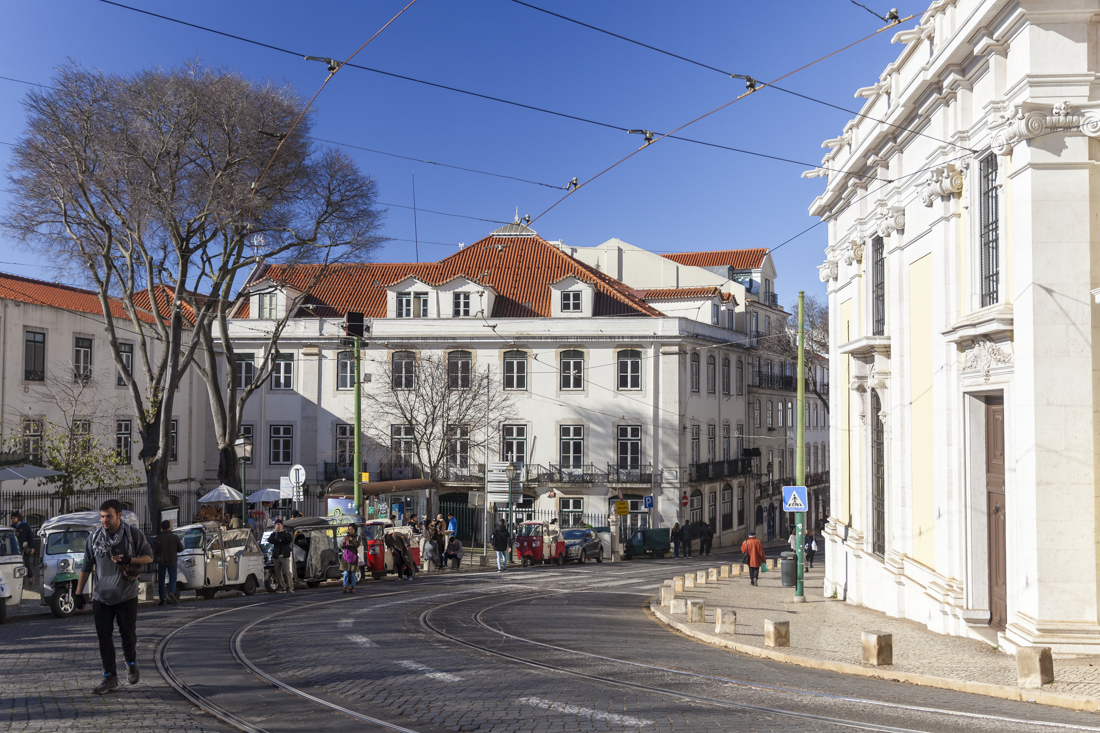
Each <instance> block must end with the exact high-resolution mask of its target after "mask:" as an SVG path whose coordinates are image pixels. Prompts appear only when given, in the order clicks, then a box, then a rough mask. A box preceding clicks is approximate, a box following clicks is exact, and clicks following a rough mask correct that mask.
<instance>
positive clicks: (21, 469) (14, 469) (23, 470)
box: [0, 464, 65, 481]
mask: <svg viewBox="0 0 1100 733" xmlns="http://www.w3.org/2000/svg"><path fill="white" fill-rule="evenodd" d="M64 475H65V474H64V473H62V472H61V471H53V470H51V469H49V468H42V467H41V466H32V465H30V464H27V465H24V466H5V467H3V468H0V481H14V480H15V479H20V480H22V481H29V480H30V479H35V478H49V477H51V476H64Z"/></svg>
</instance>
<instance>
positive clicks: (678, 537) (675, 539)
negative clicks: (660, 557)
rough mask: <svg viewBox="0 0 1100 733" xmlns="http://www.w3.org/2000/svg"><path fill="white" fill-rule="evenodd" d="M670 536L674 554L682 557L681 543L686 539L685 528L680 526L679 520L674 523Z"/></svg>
mask: <svg viewBox="0 0 1100 733" xmlns="http://www.w3.org/2000/svg"><path fill="white" fill-rule="evenodd" d="M669 537H670V539H671V540H672V556H673V557H680V543H681V542H683V541H684V530H682V529H681V528H680V523H679V522H677V523H676V524H674V525H672V531H671V532H670V533H669Z"/></svg>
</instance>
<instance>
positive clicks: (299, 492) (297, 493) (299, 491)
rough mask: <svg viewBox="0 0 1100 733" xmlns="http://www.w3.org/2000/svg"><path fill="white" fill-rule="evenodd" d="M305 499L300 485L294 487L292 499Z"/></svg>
mask: <svg viewBox="0 0 1100 733" xmlns="http://www.w3.org/2000/svg"><path fill="white" fill-rule="evenodd" d="M304 499H305V492H303V491H302V487H301V486H299V487H298V488H296V489H294V501H296V502H298V501H303V500H304Z"/></svg>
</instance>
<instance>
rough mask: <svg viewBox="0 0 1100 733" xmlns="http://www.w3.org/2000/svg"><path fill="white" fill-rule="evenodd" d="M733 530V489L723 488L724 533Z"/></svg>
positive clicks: (728, 486)
mask: <svg viewBox="0 0 1100 733" xmlns="http://www.w3.org/2000/svg"><path fill="white" fill-rule="evenodd" d="M727 529H733V487H732V486H730V485H729V484H726V485H725V486H723V487H722V531H725V530H727Z"/></svg>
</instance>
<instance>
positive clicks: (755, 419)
mask: <svg viewBox="0 0 1100 733" xmlns="http://www.w3.org/2000/svg"><path fill="white" fill-rule="evenodd" d="M752 426H753V427H754V428H758V427H760V400H757V401H756V402H755V403H753V412H752Z"/></svg>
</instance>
